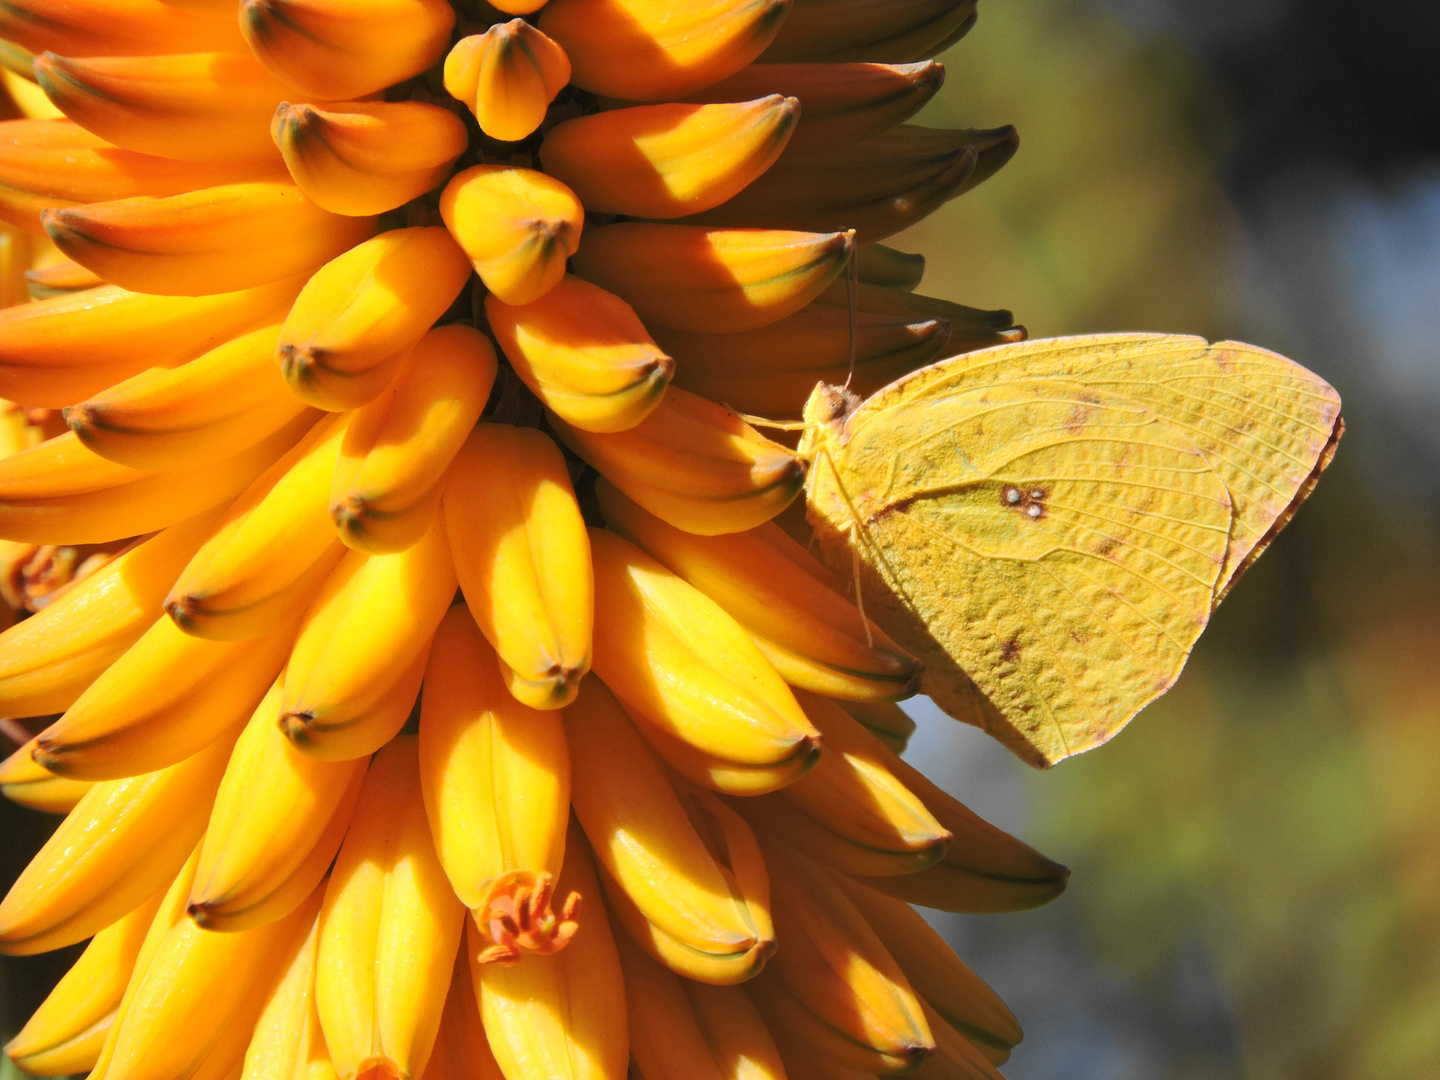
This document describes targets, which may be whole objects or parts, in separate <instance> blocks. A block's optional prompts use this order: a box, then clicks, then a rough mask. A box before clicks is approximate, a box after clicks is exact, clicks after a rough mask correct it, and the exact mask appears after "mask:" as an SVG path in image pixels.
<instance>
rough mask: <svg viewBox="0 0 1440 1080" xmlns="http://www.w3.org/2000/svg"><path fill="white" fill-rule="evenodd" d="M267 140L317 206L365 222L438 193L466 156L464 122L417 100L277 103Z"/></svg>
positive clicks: (440, 109) (453, 115)
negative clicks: (434, 190)
mask: <svg viewBox="0 0 1440 1080" xmlns="http://www.w3.org/2000/svg"><path fill="white" fill-rule="evenodd" d="M270 135H271V137H272V138H273V139H274V140H275V145H276V146H278V147H279V148H280V154H281V156H282V157H284V158H285V167H286V168H288V169H289V170H290V176H291V177H292V178H293V179H294V181H295V183H297V184H298V185H300V190H301V191H303V192H304V193H305V194H306V195H308V196H309V197H310V198H311V200H312V201H314V203H315V204H316V205H317V206H320V207H322V208H324V209H326V210H329V211H331V212H332V213H336V214H346V215H350V216H354V217H365V216H366V215H369V214H383V213H384V212H385V211H386V210H394V209H395V208H396V207H397V206H401V205H403V204H404V203H406V202H409V201H410V200H411V199H414V198H417V197H418V196H420V195H423V194H425V192H427V191H429V190H430V189H431V188H434V187H437V186H438V185H439V184H440V183H441V181H443V180H444V179H445V177H446V176H448V175H449V173H450V166H451V165H452V164H453V163H454V161H455V159H456V158H458V157H459V156H460V155H461V154H462V153H464V152H465V143H466V134H465V124H464V123H463V122H462V121H461V120H460V118H459V117H458V116H456V115H455V114H454V113H453V112H451V111H450V110H449V109H442V108H440V107H439V106H438V105H426V104H423V103H422V102H418V101H394V102H386V101H345V102H336V103H334V104H326V105H292V104H290V103H289V102H282V103H281V104H280V106H279V107H278V108H277V109H276V110H275V115H274V116H273V117H272V118H271V120H270Z"/></svg>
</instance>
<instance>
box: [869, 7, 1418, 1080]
mask: <svg viewBox="0 0 1440 1080" xmlns="http://www.w3.org/2000/svg"><path fill="white" fill-rule="evenodd" d="M980 12H981V14H980V20H979V23H978V25H977V26H976V28H975V30H974V31H973V32H972V34H971V35H970V36H969V37H968V38H966V39H965V40H963V41H962V42H961V43H960V44H959V45H957V46H956V47H955V48H953V49H952V50H951V51H950V52H949V53H948V54H947V55H946V56H945V57H944V58H943V59H944V60H945V62H946V65H947V69H948V77H947V81H946V85H945V87H944V89H943V90H942V92H941V94H940V95H939V97H938V98H937V99H936V100H935V101H934V102H932V104H931V105H930V106H929V107H928V109H927V111H926V112H925V113H924V114H922V116H921V117H920V120H921V122H925V123H930V124H935V125H958V126H982V127H984V126H992V125H995V124H1000V123H1006V122H1010V123H1014V124H1016V125H1017V126H1018V127H1019V129H1020V134H1021V149H1020V152H1019V154H1018V155H1017V156H1016V158H1015V159H1014V160H1013V161H1012V162H1011V163H1010V165H1008V166H1007V167H1006V168H1005V169H1004V170H1003V171H1002V172H1001V173H1000V174H999V175H998V176H997V177H996V178H995V179H993V180H991V181H989V182H987V183H986V184H985V185H984V186H982V187H981V188H979V189H977V190H976V191H974V192H972V193H970V194H968V195H966V196H965V197H964V198H962V199H958V200H956V201H954V202H952V203H950V204H949V205H948V206H947V207H946V208H945V209H944V210H943V211H942V212H940V213H938V214H936V215H935V216H934V217H933V218H931V219H930V220H928V221H927V222H925V223H924V224H923V225H922V226H919V227H917V228H915V229H913V230H911V231H910V233H909V234H907V235H905V236H903V237H901V238H899V240H898V241H896V243H897V245H898V246H901V247H906V248H907V249H910V250H918V251H922V252H924V253H925V254H926V256H927V257H928V260H929V264H928V265H929V269H928V272H927V275H926V279H925V282H924V284H923V285H922V291H925V292H928V293H932V294H936V295H942V296H947V297H951V298H954V299H959V300H962V301H964V302H966V303H971V304H977V305H982V306H996V307H999V306H1004V307H1011V308H1013V309H1014V310H1015V312H1016V315H1017V317H1018V319H1019V320H1020V321H1021V322H1022V323H1024V324H1025V325H1027V326H1028V327H1029V329H1030V331H1031V333H1032V335H1033V336H1036V337H1040V336H1049V335H1053V334H1061V333H1076V332H1086V331H1098V330H1164V331H1185V332H1191V333H1196V334H1201V335H1204V336H1206V337H1209V338H1211V339H1216V338H1224V337H1233V338H1240V339H1244V340H1248V341H1252V342H1255V343H1257V344H1260V345H1264V346H1267V347H1269V348H1273V349H1276V350H1277V351H1280V352H1283V353H1285V354H1286V355H1288V356H1291V357H1293V358H1294V359H1296V360H1298V361H1300V362H1301V363H1303V364H1305V365H1306V366H1308V367H1310V368H1312V369H1313V370H1315V371H1317V372H1319V373H1320V374H1321V375H1323V376H1324V377H1325V378H1327V379H1328V380H1330V381H1331V382H1332V383H1334V384H1335V385H1336V386H1337V388H1338V389H1339V390H1340V392H1341V394H1342V396H1343V397H1344V400H1345V415H1346V419H1347V422H1348V424H1349V430H1348V433H1347V436H1346V438H1345V441H1344V442H1343V444H1342V446H1341V448H1340V452H1339V454H1338V456H1337V458H1336V463H1335V465H1334V467H1333V468H1332V469H1331V471H1330V472H1329V473H1328V474H1327V475H1326V477H1325V479H1324V480H1323V481H1322V482H1321V484H1320V486H1319V488H1318V490H1317V492H1316V494H1315V495H1314V497H1313V498H1312V499H1311V500H1310V501H1309V503H1308V504H1307V505H1306V506H1305V507H1304V509H1303V510H1302V511H1301V512H1300V514H1299V515H1298V517H1297V518H1296V520H1295V521H1294V523H1293V524H1292V525H1291V526H1290V528H1289V529H1288V530H1287V531H1286V533H1285V534H1284V535H1283V536H1282V537H1281V538H1280V540H1279V541H1278V542H1277V543H1276V544H1275V545H1274V547H1273V548H1272V549H1271V550H1270V552H1269V553H1268V554H1266V555H1265V556H1264V558H1262V559H1261V560H1260V562H1259V563H1258V564H1257V565H1256V567H1255V568H1254V569H1253V570H1252V571H1251V572H1250V573H1249V574H1248V575H1247V577H1246V578H1245V580H1244V581H1243V582H1242V584H1241V585H1240V586H1239V587H1238V588H1237V589H1236V590H1235V592H1234V593H1233V594H1232V596H1231V598H1230V599H1228V600H1227V601H1226V603H1225V605H1224V606H1223V607H1222V608H1221V609H1220V611H1219V613H1218V615H1217V618H1216V619H1215V621H1214V623H1212V625H1211V628H1210V629H1209V631H1208V632H1207V633H1206V635H1205V637H1204V638H1203V639H1202V642H1201V645H1200V647H1199V648H1198V649H1197V651H1196V654H1195V656H1194V657H1193V659H1192V661H1191V663H1190V665H1189V668H1188V670H1187V671H1186V673H1185V674H1184V676H1183V677H1182V678H1181V680H1180V682H1179V684H1178V686H1177V687H1176V689H1175V690H1174V691H1173V692H1172V693H1171V694H1170V695H1169V696H1168V697H1166V698H1164V699H1162V700H1161V701H1160V702H1158V703H1157V704H1155V705H1153V706H1152V707H1151V708H1149V709H1147V710H1146V711H1145V712H1144V713H1143V714H1142V715H1141V716H1140V717H1139V718H1137V719H1136V720H1135V721H1134V723H1133V724H1132V725H1131V726H1130V727H1129V728H1127V729H1126V730H1125V731H1124V732H1123V733H1122V734H1121V735H1120V736H1119V737H1117V738H1116V739H1115V740H1114V741H1113V742H1112V743H1110V744H1109V745H1107V746H1105V747H1103V748H1102V749H1100V750H1099V751H1096V752H1093V753H1091V754H1087V755H1085V756H1083V757H1081V758H1078V759H1074V760H1071V761H1068V762H1065V763H1063V764H1062V765H1060V766H1059V767H1058V768H1057V769H1055V770H1053V771H1051V772H1048V773H1043V774H1042V773H1035V772H1032V771H1030V770H1028V769H1027V768H1025V767H1024V766H1022V765H1020V764H1018V763H1016V762H1015V761H1014V760H1013V759H1011V758H1010V757H1009V756H1008V755H1007V754H1006V753H1005V752H1004V751H1002V750H999V749H997V748H996V747H995V746H994V745H993V744H990V743H989V742H988V741H987V740H986V739H985V738H984V737H982V736H979V735H978V734H975V733H972V732H970V731H968V730H965V729H961V728H959V727H958V726H957V725H955V724H953V723H951V722H950V721H948V720H946V719H945V718H944V717H942V716H940V715H939V714H938V713H936V712H935V711H934V709H933V707H929V706H928V703H919V704H917V705H915V706H914V709H913V711H914V713H915V715H916V716H917V718H918V719H919V720H920V722H921V729H920V732H919V734H918V735H917V738H916V740H915V742H914V743H912V748H911V751H910V753H909V755H908V756H910V757H911V759H912V760H914V761H916V762H917V763H920V764H924V765H925V767H926V769H927V771H930V772H932V773H934V774H938V776H937V778H938V779H941V780H943V781H944V782H945V783H946V784H947V786H949V787H950V789H951V790H952V791H955V792H956V793H957V794H959V795H960V797H961V798H964V799H967V801H969V802H970V803H971V805H972V806H974V807H975V808H976V809H978V810H980V811H981V812H982V813H985V814H987V816H990V817H991V818H992V819H994V820H996V821H997V822H998V823H1000V824H1002V825H1004V826H1006V827H1008V828H1011V829H1012V830H1014V831H1017V832H1019V833H1020V834H1021V835H1023V836H1024V837H1025V838H1026V839H1028V840H1030V841H1031V842H1032V843H1035V844H1036V845H1037V846H1039V847H1041V848H1042V849H1043V850H1044V851H1046V853H1047V854H1049V855H1051V856H1053V857H1055V858H1058V859H1060V860H1062V861H1064V862H1066V863H1067V864H1068V865H1069V866H1070V867H1071V868H1072V870H1073V871H1074V876H1073V877H1072V879H1071V887H1070V890H1069V892H1068V893H1067V894H1066V895H1065V896H1064V897H1062V898H1061V899H1060V900H1058V901H1056V902H1055V903H1054V904H1052V905H1051V906H1050V907H1048V908H1045V909H1042V910H1040V911H1036V912H1030V913H1025V914H1022V915H1013V916H998V917H962V916H939V917H938V918H937V923H938V925H940V926H941V927H942V928H943V929H944V931H945V932H946V933H947V935H948V936H949V937H950V939H951V940H952V942H953V943H954V944H955V945H956V947H957V948H958V949H959V950H960V952H961V954H962V955H963V956H965V957H966V958H967V959H969V960H970V961H971V962H972V964H973V966H975V967H976V968H977V970H979V971H980V972H981V974H982V975H984V976H985V977H986V978H987V979H989V980H990V981H991V982H992V984H993V985H995V986H996V988H997V989H998V990H1000V992H1001V993H1002V995H1003V996H1004V997H1005V998H1006V1000H1007V1001H1008V1002H1009V1003H1010V1004H1011V1006H1012V1007H1013V1008H1014V1009H1015V1011H1016V1012H1017V1014H1018V1015H1019V1016H1020V1019H1021V1022H1022V1023H1023V1024H1024V1025H1025V1027H1026V1031H1027V1039H1026V1042H1025V1043H1023V1044H1022V1045H1021V1047H1020V1048H1019V1049H1018V1050H1017V1052H1016V1054H1015V1056H1014V1058H1013V1059H1012V1061H1011V1063H1010V1064H1009V1065H1008V1066H1007V1068H1006V1070H1005V1071H1006V1074H1007V1075H1008V1076H1010V1077H1012V1078H1013V1080H1051V1078H1054V1080H1060V1078H1065V1080H1122V1078H1123V1080H1130V1078H1134V1080H1142V1078H1143V1080H1158V1078H1173V1080H1200V1078H1205V1080H1211V1078H1215V1080H1219V1078H1245V1080H1252V1078H1253V1080H1280V1078H1297V1080H1298V1078H1307V1080H1312V1078H1314V1080H1318V1078H1329V1077H1336V1078H1339V1077H1346V1078H1364V1080H1390V1078H1394V1080H1415V1078H1420V1077H1434V1076H1440V948H1437V937H1440V813H1437V811H1440V513H1437V511H1440V498H1437V495H1440V344H1437V342H1440V138H1437V133H1440V125H1437V123H1436V120H1437V115H1436V113H1437V109H1440V95H1437V94H1436V93H1435V83H1434V72H1435V66H1434V59H1433V58H1434V56H1435V55H1436V51H1435V50H1436V47H1437V45H1440V15H1437V14H1436V13H1435V10H1434V8H1433V6H1426V7H1422V6H1420V5H1416V4H1407V3H1403V2H1398V0H1391V2H1388V3H1378V4H1375V5H1366V6H1363V7H1353V6H1352V7H1350V8H1342V7H1341V6H1340V5H1339V4H1325V3H1286V2H1284V0H1265V2H1256V3H1249V4H1245V3H1238V2H1229V3H1227V2H1224V0H1213V2H1210V3H1203V4H1202V3H1200V2H1198V0H1196V2H1187V0H1125V2H1124V3H1120V2H1118V0H1117V2H1116V3H1113V4H1110V5H1104V4H1099V3H1081V2H1076V0H1014V2H1010V3H1005V4H998V3H997V4H982V5H981V8H980ZM1427 50H1428V51H1427ZM1427 56H1428V57H1429V59H1428V60H1427V59H1426V57H1427ZM936 762H939V763H940V764H938V765H937V764H935V763H936Z"/></svg>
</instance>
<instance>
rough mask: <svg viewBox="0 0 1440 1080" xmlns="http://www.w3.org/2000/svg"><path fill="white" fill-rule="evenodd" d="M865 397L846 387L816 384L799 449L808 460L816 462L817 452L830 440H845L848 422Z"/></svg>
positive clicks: (808, 404) (806, 403)
mask: <svg viewBox="0 0 1440 1080" xmlns="http://www.w3.org/2000/svg"><path fill="white" fill-rule="evenodd" d="M861 400H862V399H861V398H860V396H859V395H858V394H854V393H851V392H850V391H849V390H847V389H845V387H843V386H835V385H832V384H831V383H823V382H822V383H816V384H815V389H814V390H812V391H810V400H808V401H807V402H805V411H804V412H803V413H802V416H803V417H804V423H803V425H802V426H803V430H804V432H805V434H804V435H803V436H801V439H800V447H799V449H798V450H797V451H796V453H797V454H799V456H800V457H802V458H804V459H805V460H806V461H814V460H815V453H816V451H817V450H818V449H819V448H820V447H821V446H823V445H824V444H826V443H828V442H833V441H839V442H840V443H842V444H843V443H844V441H845V435H844V432H845V421H846V420H848V419H849V418H850V414H851V413H853V412H854V411H855V410H856V409H858V408H859V407H860V403H861Z"/></svg>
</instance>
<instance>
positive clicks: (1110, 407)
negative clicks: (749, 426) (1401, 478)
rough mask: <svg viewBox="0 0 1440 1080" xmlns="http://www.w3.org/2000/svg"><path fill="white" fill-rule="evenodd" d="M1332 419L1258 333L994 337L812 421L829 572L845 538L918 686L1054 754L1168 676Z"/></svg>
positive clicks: (815, 517) (1326, 443) (1303, 472)
mask: <svg viewBox="0 0 1440 1080" xmlns="http://www.w3.org/2000/svg"><path fill="white" fill-rule="evenodd" d="M1338 413H1339V400H1338V397H1337V396H1336V395H1335V393H1334V391H1333V390H1331V388H1330V387H1329V386H1327V385H1326V384H1325V383H1324V382H1323V381H1321V380H1320V379H1318V378H1316V377H1315V376H1314V375H1312V374H1310V373H1309V372H1307V371H1305V369H1303V368H1301V367H1299V366H1298V365H1295V364H1292V363H1291V362H1290V361H1288V360H1285V359H1284V358H1283V357H1279V356H1276V355H1275V354H1273V353H1269V352H1266V351H1265V350H1263V349H1255V348H1253V347H1251V346H1244V345H1236V344H1233V343H1224V344H1222V345H1217V346H1207V345H1206V344H1205V342H1203V341H1202V340H1200V339H1198V338H1190V337H1175V336H1160V335H1114V336H1107V337H1091V338H1068V339H1058V340H1055V341H1036V342H1026V343H1023V344H1018V345H1008V346H1002V347H999V348H994V349H987V350H984V351H982V352H978V353H972V354H969V355H967V356H961V357H956V358H953V359H951V360H946V361H942V362H940V363H938V364H935V365H932V366H931V367H929V368H925V369H923V370H922V371H919V372H916V373H915V374H913V375H911V376H907V377H906V378H904V379H902V380H900V381H898V382H896V383H892V384H891V385H890V386H888V387H886V388H885V389H883V390H881V391H880V392H879V393H878V394H876V395H875V396H874V397H872V398H870V399H869V400H868V401H866V402H864V403H863V404H862V405H861V406H859V408H857V409H855V410H854V411H853V412H851V413H850V414H849V415H848V417H841V418H839V419H836V420H834V421H833V422H831V423H822V424H821V425H820V426H819V427H817V428H815V429H814V430H813V432H812V433H810V434H808V435H807V439H806V443H807V449H808V452H809V453H811V454H812V455H813V456H814V458H815V464H814V466H813V468H812V472H811V490H810V498H811V514H810V516H811V521H812V523H813V524H815V526H816V535H817V537H818V538H819V539H820V542H821V545H822V547H823V548H824V549H825V551H826V555H827V558H828V559H829V561H830V562H831V564H832V566H833V567H834V568H835V569H837V570H839V571H841V572H846V571H849V569H850V567H851V564H852V555H851V551H852V548H851V547H850V544H851V543H852V542H853V543H854V544H855V548H856V549H857V550H858V551H859V552H860V555H861V560H860V561H861V566H860V584H861V597H862V600H863V602H864V603H865V604H866V605H867V607H868V608H870V609H871V610H872V614H874V615H876V616H878V620H879V621H880V622H881V625H883V626H885V628H886V629H887V630H888V631H889V632H890V633H891V634H892V635H893V636H894V637H896V638H897V639H898V640H899V641H901V642H902V643H903V644H905V645H906V646H907V647H908V648H910V649H911V650H912V651H913V652H915V653H916V654H917V655H919V656H920V657H921V659H923V660H924V661H925V663H926V681H925V685H924V689H925V690H926V692H927V693H929V694H930V695H931V696H932V697H934V698H935V699H936V701H937V702H938V703H939V704H940V705H941V707H942V708H944V709H945V710H946V711H947V712H950V713H951V715H953V716H956V717H958V718H960V719H964V720H967V721H969V722H971V723H977V724H979V725H981V726H982V727H985V728H986V729H987V730H990V731H991V732H992V733H993V734H995V735H996V736H997V737H999V738H1000V739H1001V740H1002V741H1004V742H1006V743H1007V744H1008V745H1010V746H1011V748H1012V749H1014V750H1015V751H1016V752H1017V753H1019V754H1020V755H1021V756H1022V757H1025V758H1026V759H1027V760H1030V761H1032V762H1035V763H1036V764H1050V763H1053V762H1055V761H1058V760H1060V759H1061V758H1064V757H1066V756H1068V755H1070V754H1073V753H1077V752H1079V751H1081V750H1084V749H1088V748H1089V747H1091V746H1094V745H1097V744H1098V743H1100V742H1103V741H1105V740H1106V739H1107V738H1109V737H1110V736H1111V735H1113V734H1114V733H1115V732H1116V731H1118V730H1119V729H1120V728H1121V727H1123V726H1124V725H1125V723H1127V722H1128V721H1129V720H1130V718H1131V717H1133V716H1134V715H1135V713H1136V712H1137V711H1138V710H1139V709H1140V708H1142V707H1143V706H1144V705H1145V704H1146V703H1147V702H1149V701H1150V700H1152V699H1153V698H1154V697H1156V696H1157V695H1158V694H1160V693H1163V692H1164V691H1165V690H1166V689H1167V688H1168V687H1169V686H1170V685H1171V683H1172V682H1173V681H1174V679H1175V678H1176V676H1177V675H1178V674H1179V672H1180V669H1181V667H1182V666H1183V665H1184V662H1185V658H1186V657H1187V656H1188V654H1189V652H1190V649H1191V647H1192V646H1193V644H1194V642H1195V639H1196V637H1198V635H1199V633H1200V631H1201V630H1202V629H1203V628H1204V626H1205V623H1206V621H1207V619H1208V618H1209V615H1210V612H1211V611H1212V610H1213V607H1214V605H1215V603H1216V602H1217V600H1218V598H1219V596H1221V595H1223V593H1224V591H1225V589H1227V588H1228V587H1229V585H1230V584H1231V583H1233V581H1234V579H1235V578H1236V577H1237V576H1238V574H1239V572H1240V571H1241V570H1243V569H1244V567H1245V566H1246V565H1248V562H1249V561H1250V560H1252V559H1253V557H1254V556H1255V554H1257V553H1258V551H1259V550H1260V548H1261V547H1263V546H1264V544H1265V543H1267V542H1268V540H1269V538H1270V536H1271V535H1273V531H1274V529H1277V528H1278V527H1279V524H1283V522H1284V520H1285V519H1286V518H1287V517H1288V515H1289V514H1290V513H1292V512H1293V510H1294V507H1295V505H1296V504H1297V503H1298V501H1299V500H1300V499H1303V497H1304V495H1305V494H1306V493H1307V492H1308V490H1309V487H1310V486H1311V485H1313V483H1314V479H1315V476H1316V475H1318V471H1319V470H1320V469H1321V468H1323V466H1324V463H1325V462H1326V461H1328V455H1329V454H1330V453H1331V452H1333V447H1334V439H1335V438H1336V433H1337V432H1338ZM811 418H812V419H817V418H819V419H825V418H824V417H820V416H818V414H817V415H816V416H812V417H811ZM802 452H806V450H802Z"/></svg>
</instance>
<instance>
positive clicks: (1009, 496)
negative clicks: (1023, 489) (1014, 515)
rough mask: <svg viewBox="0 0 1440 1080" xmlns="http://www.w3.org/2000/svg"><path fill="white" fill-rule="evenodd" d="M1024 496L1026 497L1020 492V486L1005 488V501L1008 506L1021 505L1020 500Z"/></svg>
mask: <svg viewBox="0 0 1440 1080" xmlns="http://www.w3.org/2000/svg"><path fill="white" fill-rule="evenodd" d="M1023 498H1024V496H1023V495H1021V494H1020V489H1019V488H1017V487H1007V488H1006V489H1005V502H1006V505H1008V506H1019V505H1020V500H1021V499H1023Z"/></svg>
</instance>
